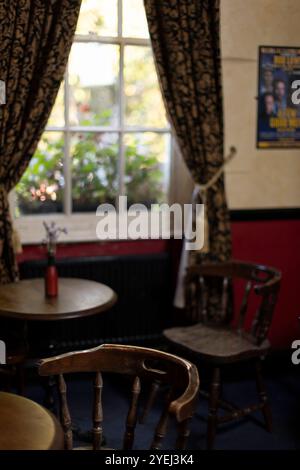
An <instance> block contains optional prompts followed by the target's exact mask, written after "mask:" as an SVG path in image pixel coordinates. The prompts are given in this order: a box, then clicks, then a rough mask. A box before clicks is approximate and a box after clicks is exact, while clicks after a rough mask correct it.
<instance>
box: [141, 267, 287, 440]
mask: <svg viewBox="0 0 300 470" xmlns="http://www.w3.org/2000/svg"><path fill="white" fill-rule="evenodd" d="M280 280H281V274H280V272H279V271H277V270H276V269H274V268H270V267H267V266H261V265H256V264H252V263H244V262H239V261H229V262H226V263H203V264H201V265H199V266H193V267H190V268H189V269H188V271H187V273H186V277H185V297H186V312H187V315H188V317H189V319H190V320H191V321H192V322H193V323H194V324H193V325H191V326H187V327H176V328H170V329H167V330H165V331H164V336H165V338H167V340H168V341H169V342H170V344H171V345H172V346H173V347H175V348H176V351H180V354H184V355H185V356H187V357H191V358H193V360H195V362H196V363H198V364H200V363H201V364H202V363H203V362H205V363H207V364H208V365H210V366H211V368H212V380H211V385H210V392H209V394H207V397H208V400H209V414H208V426H207V447H208V448H209V449H212V448H213V445H214V439H215V434H216V428H217V425H218V424H221V423H227V422H229V421H231V420H235V419H238V418H242V417H244V416H246V415H248V414H249V413H251V412H254V411H256V410H259V409H260V410H262V412H263V416H264V420H265V425H266V428H267V430H269V431H271V428H272V418H271V410H270V405H269V402H268V398H267V393H266V389H265V386H264V384H263V380H262V374H261V359H262V358H264V357H265V355H266V354H267V352H268V351H269V349H270V343H269V341H268V339H267V335H268V331H269V328H270V325H271V321H272V316H273V311H274V307H275V305H276V301H277V296H278V291H279V286H280ZM243 284H244V285H245V289H244V294H243V296H242V300H241V303H240V307H239V311H238V312H237V313H236V314H235V311H234V310H235V309H234V302H233V298H232V295H231V293H232V290H233V289H234V290H235V292H236V291H237V290H239V289H240V290H241V287H243ZM213 287H215V288H219V292H221V294H220V299H219V309H218V312H217V314H216V312H215V311H214V316H213V317H212V316H211V315H210V311H209V299H208V295H209V289H212V288H213ZM215 292H216V291H215ZM236 293H237V294H238V292H236ZM250 359H253V360H254V361H255V364H256V383H257V390H258V395H259V403H258V404H254V405H252V406H248V407H246V408H243V409H239V408H238V407H236V406H234V405H232V404H229V403H227V402H225V401H223V400H222V399H221V396H220V390H221V373H220V368H221V366H224V365H225V364H233V363H239V362H241V361H246V360H250ZM150 400H152V401H153V397H152V398H150ZM219 407H221V408H223V409H225V410H227V411H228V412H229V413H228V414H226V415H225V416H218V408H219Z"/></svg>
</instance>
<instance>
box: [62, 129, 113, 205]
mask: <svg viewBox="0 0 300 470" xmlns="http://www.w3.org/2000/svg"><path fill="white" fill-rule="evenodd" d="M71 157H72V200H73V211H74V212H94V211H95V210H96V209H97V207H98V205H99V204H102V203H110V204H115V198H116V195H117V191H118V159H119V143H118V134H115V133H107V134H103V133H92V132H87V133H86V132H84V133H76V134H73V136H72V142H71Z"/></svg>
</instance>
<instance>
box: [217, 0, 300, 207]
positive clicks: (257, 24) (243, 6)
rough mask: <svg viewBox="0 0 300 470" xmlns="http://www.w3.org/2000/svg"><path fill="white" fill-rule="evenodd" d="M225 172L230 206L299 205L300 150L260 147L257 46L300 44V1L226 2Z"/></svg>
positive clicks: (223, 7)
mask: <svg viewBox="0 0 300 470" xmlns="http://www.w3.org/2000/svg"><path fill="white" fill-rule="evenodd" d="M221 45H222V58H223V62H222V64H223V84H224V113H225V116H224V117H225V146H226V147H225V148H226V149H228V148H229V146H230V145H235V146H236V147H237V149H238V153H237V156H236V157H235V159H234V161H233V162H232V163H231V164H230V168H228V170H227V171H226V185H227V194H228V201H229V206H230V208H231V209H240V208H241V209H243V208H272V207H297V206H298V207H299V206H300V150H297V149H290V150H280V149H279V150H257V149H256V105H257V102H256V99H255V97H256V95H257V79H258V63H257V59H258V46H259V45H276V46H298V47H299V46H300V0H221Z"/></svg>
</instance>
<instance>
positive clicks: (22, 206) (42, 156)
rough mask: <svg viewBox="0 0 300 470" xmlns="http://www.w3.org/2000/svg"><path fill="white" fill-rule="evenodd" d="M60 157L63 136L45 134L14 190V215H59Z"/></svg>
mask: <svg viewBox="0 0 300 470" xmlns="http://www.w3.org/2000/svg"><path fill="white" fill-rule="evenodd" d="M63 154H64V139H63V134H62V133H60V132H45V133H44V134H43V136H42V139H41V140H40V142H39V145H38V148H37V150H36V152H35V154H34V156H33V157H32V159H31V161H30V164H29V167H28V168H27V170H26V172H25V173H24V175H23V177H22V179H21V181H20V182H19V184H18V185H17V186H16V195H17V215H20V214H38V213H42V214H46V213H53V212H62V210H63V187H64V174H63Z"/></svg>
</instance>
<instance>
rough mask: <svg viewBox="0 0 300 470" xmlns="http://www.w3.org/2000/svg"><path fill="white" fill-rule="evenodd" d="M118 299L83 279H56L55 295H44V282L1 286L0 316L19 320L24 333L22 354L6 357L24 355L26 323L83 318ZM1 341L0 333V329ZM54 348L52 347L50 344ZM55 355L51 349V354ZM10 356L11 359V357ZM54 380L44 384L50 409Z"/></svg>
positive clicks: (97, 312) (101, 285)
mask: <svg viewBox="0 0 300 470" xmlns="http://www.w3.org/2000/svg"><path fill="white" fill-rule="evenodd" d="M116 300H117V295H116V293H115V292H114V291H113V290H112V289H111V288H110V287H108V286H106V285H104V284H100V283H99V282H95V281H89V280H86V279H77V278H63V277H60V278H59V280H58V296H57V297H55V298H47V297H46V296H45V288H44V279H41V278H37V279H26V280H22V281H18V282H14V283H10V284H4V285H0V317H6V318H12V319H18V320H20V321H22V325H23V332H22V339H20V341H19V343H24V346H23V347H22V348H21V353H22V354H21V353H20V352H19V351H18V350H17V352H14V351H13V352H12V355H11V354H10V355H9V356H8V357H7V358H8V359H10V362H12V360H13V357H14V356H16V357H18V358H19V357H22V362H21V363H23V361H24V358H23V356H24V354H25V356H26V354H27V351H28V349H29V346H28V332H27V330H28V322H29V321H32V320H37V321H57V320H68V319H72V318H84V317H88V316H91V315H97V314H100V313H103V312H105V311H107V310H108V309H109V308H110V307H112V306H113V305H114V304H115V302H116ZM0 339H1V330H0ZM51 346H52V347H53V345H51ZM53 352H54V353H55V348H53V351H52V353H53ZM11 356H12V358H11ZM20 370H21V373H22V369H20ZM19 382H20V384H21V385H20V387H19V389H20V390H22V391H23V390H24V384H23V377H22V375H20V377H19ZM52 382H53V381H52V380H51V379H50V380H49V381H48V382H47V383H45V384H44V385H45V388H46V398H45V404H46V405H47V407H49V408H50V409H53V404H54V398H53V394H52V386H53V383H52Z"/></svg>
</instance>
